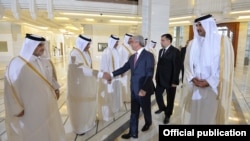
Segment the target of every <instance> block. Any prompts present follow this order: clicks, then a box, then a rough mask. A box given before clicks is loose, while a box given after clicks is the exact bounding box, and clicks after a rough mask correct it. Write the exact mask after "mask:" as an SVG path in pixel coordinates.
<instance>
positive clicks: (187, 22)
mask: <svg viewBox="0 0 250 141" xmlns="http://www.w3.org/2000/svg"><path fill="white" fill-rule="evenodd" d="M169 24H170V25H173V24H190V21H179V22H170V23H169Z"/></svg>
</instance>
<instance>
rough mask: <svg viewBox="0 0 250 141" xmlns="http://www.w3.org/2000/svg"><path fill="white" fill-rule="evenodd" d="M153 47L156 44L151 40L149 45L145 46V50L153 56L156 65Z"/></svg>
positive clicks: (155, 54) (155, 53)
mask: <svg viewBox="0 0 250 141" xmlns="http://www.w3.org/2000/svg"><path fill="white" fill-rule="evenodd" d="M155 47H156V42H155V41H153V40H151V41H150V43H149V45H147V46H145V49H146V50H147V51H149V52H151V53H152V54H153V55H154V58H155V64H157V52H156V50H155Z"/></svg>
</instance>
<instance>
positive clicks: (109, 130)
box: [0, 57, 250, 141]
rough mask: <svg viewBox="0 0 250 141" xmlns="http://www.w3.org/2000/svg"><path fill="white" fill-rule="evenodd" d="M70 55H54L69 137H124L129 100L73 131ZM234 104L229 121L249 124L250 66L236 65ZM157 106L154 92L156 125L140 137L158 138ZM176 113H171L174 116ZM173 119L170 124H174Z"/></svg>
mask: <svg viewBox="0 0 250 141" xmlns="http://www.w3.org/2000/svg"><path fill="white" fill-rule="evenodd" d="M65 58H67V57H55V58H52V61H53V63H54V64H55V67H56V70H57V75H58V78H59V83H60V85H61V88H60V91H61V97H60V99H59V100H58V107H59V110H60V114H61V117H62V120H63V123H64V128H65V131H66V137H67V141H85V140H88V141H99V140H100V141H101V140H115V141H123V139H121V137H120V136H121V135H122V134H123V133H126V132H128V125H129V124H128V121H129V116H130V109H129V107H130V105H129V103H125V104H124V108H123V110H121V111H120V112H119V113H117V114H116V115H115V118H114V119H113V120H112V121H110V122H103V121H97V122H98V124H97V126H96V127H94V128H93V129H92V130H90V131H89V132H88V133H86V134H85V135H84V136H76V135H75V134H74V133H73V132H72V128H71V125H70V122H69V116H68V112H67V106H66V101H65V99H66V83H67V80H66V79H67V78H66V76H67V75H66V71H67V60H66V59H65ZM5 66H6V62H0V141H7V140H8V139H7V135H6V130H5V122H4V121H5V111H4V99H3V87H4V85H3V78H4V73H5ZM180 91H181V87H180V86H179V87H178V88H177V93H176V101H175V105H178V96H179V93H180ZM232 98H233V99H232V104H231V107H230V108H231V113H230V117H229V122H230V124H250V67H242V68H237V67H236V68H235V77H234V87H233V97H232ZM156 109H157V106H156V104H155V100H154V96H152V116H153V125H152V126H151V127H150V129H149V131H147V132H141V131H140V132H139V135H138V136H139V138H138V139H131V140H138V141H155V140H158V132H159V129H158V125H160V124H162V121H163V118H164V114H163V113H162V114H159V115H156V114H154V111H155V110H156ZM172 119H174V117H173V116H172V117H171V120H172ZM171 120H170V124H171ZM143 125H144V119H143V117H140V121H139V129H141V128H142V126H143Z"/></svg>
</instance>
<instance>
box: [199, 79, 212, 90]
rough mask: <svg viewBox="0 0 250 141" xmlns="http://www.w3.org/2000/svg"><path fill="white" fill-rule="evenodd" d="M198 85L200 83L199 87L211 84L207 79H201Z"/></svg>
mask: <svg viewBox="0 0 250 141" xmlns="http://www.w3.org/2000/svg"><path fill="white" fill-rule="evenodd" d="M198 85H199V87H202V88H205V87H208V86H209V84H208V82H207V81H206V80H200V81H199V84H198Z"/></svg>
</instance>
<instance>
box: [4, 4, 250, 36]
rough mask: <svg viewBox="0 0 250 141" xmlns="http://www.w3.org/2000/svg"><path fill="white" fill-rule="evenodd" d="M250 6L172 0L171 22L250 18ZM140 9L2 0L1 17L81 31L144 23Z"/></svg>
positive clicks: (133, 6) (47, 26)
mask: <svg viewBox="0 0 250 141" xmlns="http://www.w3.org/2000/svg"><path fill="white" fill-rule="evenodd" d="M140 2H141V0H140ZM140 2H139V3H140ZM249 7H250V2H249V0H206V1H205V0H170V18H171V19H170V23H172V24H170V26H172V25H173V26H175V25H180V24H182V25H184V23H180V22H181V21H188V23H186V24H191V23H192V21H193V19H194V18H195V16H199V15H203V14H207V13H211V14H213V15H214V16H215V17H216V19H217V21H218V22H234V21H249V20H250V18H248V19H238V18H239V16H248V15H249V13H250V8H249ZM138 9H139V8H138V6H137V5H135V4H117V3H110V2H106V3H105V2H95V1H81V0H80V1H79V0H46V1H45V0H0V21H7V22H13V23H16V24H21V25H27V26H33V27H35V28H40V29H50V30H52V31H55V32H65V31H67V32H73V33H81V32H82V30H83V27H84V25H86V24H109V25H123V26H136V25H140V24H141V16H140V15H138V13H140V12H138ZM246 10H248V11H247V12H246V13H238V14H234V13H232V12H237V11H246ZM180 17H182V18H180ZM175 18H176V19H175ZM111 20H113V22H111ZM124 21H127V23H125V22H124ZM129 22H131V23H129ZM173 23H175V24H173Z"/></svg>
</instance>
